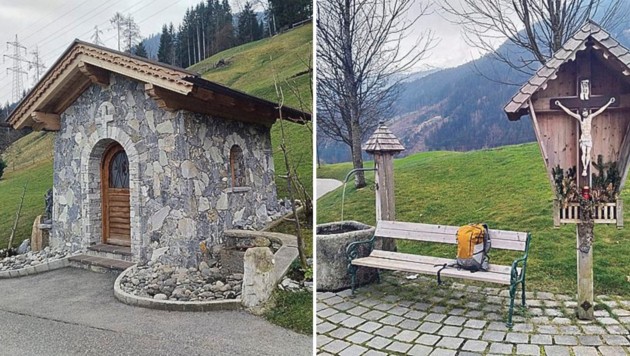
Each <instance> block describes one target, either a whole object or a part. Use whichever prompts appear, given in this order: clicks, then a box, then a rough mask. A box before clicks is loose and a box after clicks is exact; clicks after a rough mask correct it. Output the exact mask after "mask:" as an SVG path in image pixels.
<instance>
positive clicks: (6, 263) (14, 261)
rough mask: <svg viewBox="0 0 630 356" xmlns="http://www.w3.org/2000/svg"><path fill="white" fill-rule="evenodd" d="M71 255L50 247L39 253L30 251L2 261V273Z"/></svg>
mask: <svg viewBox="0 0 630 356" xmlns="http://www.w3.org/2000/svg"><path fill="white" fill-rule="evenodd" d="M77 253H80V252H77ZM70 255H72V253H70V251H68V250H63V249H52V248H50V247H46V248H45V249H43V250H41V251H39V252H32V251H29V252H27V253H24V254H21V255H15V256H11V257H5V258H3V259H0V271H8V270H15V269H21V268H24V267H28V266H36V265H39V264H42V263H46V262H51V261H55V260H59V259H62V258H65V257H68V256H70Z"/></svg>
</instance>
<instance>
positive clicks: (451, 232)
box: [375, 220, 527, 251]
mask: <svg viewBox="0 0 630 356" xmlns="http://www.w3.org/2000/svg"><path fill="white" fill-rule="evenodd" d="M458 229H459V227H457V226H448V225H431V224H420V223H407V222H397V221H385V220H382V221H379V222H378V224H377V226H376V232H375V235H376V236H378V237H390V238H398V239H405V240H415V241H428V242H439V243H447V244H456V243H457V241H456V237H455V236H456V234H457V230H458ZM490 237H491V238H492V247H493V248H497V249H503V250H515V251H525V245H526V243H525V241H526V240H527V233H524V232H515V231H504V230H493V229H490Z"/></svg>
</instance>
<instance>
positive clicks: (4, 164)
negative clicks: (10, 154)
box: [0, 158, 7, 179]
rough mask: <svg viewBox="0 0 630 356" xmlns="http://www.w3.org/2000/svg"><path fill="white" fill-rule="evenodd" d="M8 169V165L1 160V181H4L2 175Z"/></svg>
mask: <svg viewBox="0 0 630 356" xmlns="http://www.w3.org/2000/svg"><path fill="white" fill-rule="evenodd" d="M6 167H7V163H6V162H5V161H3V160H2V158H0V179H2V174H3V173H4V169H5V168H6Z"/></svg>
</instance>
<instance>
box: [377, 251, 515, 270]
mask: <svg viewBox="0 0 630 356" xmlns="http://www.w3.org/2000/svg"><path fill="white" fill-rule="evenodd" d="M370 257H376V258H382V259H388V260H395V261H405V262H414V263H423V264H428V265H431V266H433V265H437V264H439V265H443V264H445V263H447V264H453V263H455V259H453V258H440V257H432V256H421V255H412V254H408V253H400V252H391V251H383V250H374V251H372V253H371V254H370ZM453 268H455V267H453ZM511 270H512V267H511V266H503V265H494V264H490V265H489V266H488V271H487V272H493V273H498V274H507V275H509V274H510V271H511ZM517 270H518V273H519V274H520V273H521V269H520V268H517ZM479 273H485V272H479Z"/></svg>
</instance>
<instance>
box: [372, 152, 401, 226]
mask: <svg viewBox="0 0 630 356" xmlns="http://www.w3.org/2000/svg"><path fill="white" fill-rule="evenodd" d="M374 165H375V168H376V220H377V221H380V220H390V221H394V220H396V202H395V197H394V160H393V157H392V155H390V154H381V153H375V154H374Z"/></svg>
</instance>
